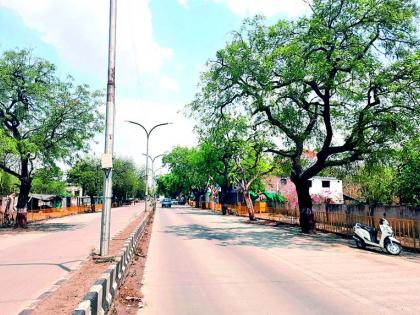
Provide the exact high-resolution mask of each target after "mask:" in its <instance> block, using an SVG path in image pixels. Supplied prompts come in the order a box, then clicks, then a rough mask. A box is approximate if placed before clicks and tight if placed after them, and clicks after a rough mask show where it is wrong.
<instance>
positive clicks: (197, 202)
mask: <svg viewBox="0 0 420 315" xmlns="http://www.w3.org/2000/svg"><path fill="white" fill-rule="evenodd" d="M193 194H194V203H195V205H194V208H200V192H199V191H198V190H196V189H194V190H193Z"/></svg>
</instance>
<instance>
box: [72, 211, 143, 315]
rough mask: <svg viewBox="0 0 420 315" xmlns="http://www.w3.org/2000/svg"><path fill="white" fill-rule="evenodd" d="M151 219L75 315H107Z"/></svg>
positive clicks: (135, 235)
mask: <svg viewBox="0 0 420 315" xmlns="http://www.w3.org/2000/svg"><path fill="white" fill-rule="evenodd" d="M150 217H151V212H148V213H146V215H145V216H144V218H143V220H142V221H141V222H140V224H139V226H138V227H137V228H136V230H135V231H134V232H133V233H131V234H130V236H129V237H128V239H127V240H126V241H125V243H124V247H123V249H122V250H121V252H120V253H119V254H118V255H117V256H116V257H115V258H114V259H113V263H112V264H111V265H110V267H109V269H107V270H106V271H105V272H104V273H103V274H102V275H101V276H100V277H99V279H97V281H96V282H95V284H94V285H93V286H92V287H91V288H90V290H89V292H88V293H87V294H86V295H85V297H84V299H83V300H82V301H81V302H80V303H79V305H78V306H77V307H76V309H74V311H73V313H72V314H73V315H96V314H107V312H108V310H109V308H110V305H111V303H112V301H113V299H114V298H115V296H116V295H117V291H118V287H119V285H120V283H121V281H122V279H123V278H124V276H125V273H126V271H127V269H128V266H129V265H130V263H131V261H132V259H133V255H134V253H135V248H136V246H137V243H138V242H139V240H140V238H141V236H142V235H143V232H144V230H145V227H146V225H147V223H148V222H149V220H150Z"/></svg>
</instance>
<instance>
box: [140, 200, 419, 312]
mask: <svg viewBox="0 0 420 315" xmlns="http://www.w3.org/2000/svg"><path fill="white" fill-rule="evenodd" d="M246 221H247V220H246V219H245V218H238V217H232V216H230V217H223V216H221V215H215V214H212V213H210V212H208V211H206V210H198V209H197V210H196V209H191V208H180V207H179V208H171V209H158V211H157V214H156V218H155V222H154V227H153V233H152V238H151V243H150V247H149V253H148V259H147V262H146V269H145V276H144V287H143V293H144V295H145V307H144V308H143V309H142V310H140V311H139V314H141V315H150V314H165V315H171V314H177V315H180V314H182V315H190V314H197V315H205V314H218V315H220V314H241V315H244V314H252V315H255V314H258V315H263V314H273V315H274V314H276V315H277V314H375V315H376V314H420V255H416V254H407V253H405V254H403V255H402V256H400V257H393V256H389V255H386V254H382V253H380V252H376V251H366V250H365V251H363V250H359V249H356V248H355V247H354V246H353V244H352V242H351V241H349V240H345V239H340V238H337V237H335V236H334V235H327V234H321V233H320V234H317V235H315V236H303V235H300V234H299V229H298V228H297V227H288V226H281V227H271V226H262V225H255V224H247V223H246Z"/></svg>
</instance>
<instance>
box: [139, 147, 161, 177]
mask: <svg viewBox="0 0 420 315" xmlns="http://www.w3.org/2000/svg"><path fill="white" fill-rule="evenodd" d="M142 154H143V155H144V156H145V157H147V158H149V159H150V161H152V183H154V181H155V161H156V159H157V158H158V157H161V156H164V155H165V154H158V155H156V156H155V157H154V158H152V157H151V156H150V155H148V154H146V153H142Z"/></svg>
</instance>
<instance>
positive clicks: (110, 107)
mask: <svg viewBox="0 0 420 315" xmlns="http://www.w3.org/2000/svg"><path fill="white" fill-rule="evenodd" d="M109 11H110V13H109V44H108V45H109V46H108V84H107V95H106V126H105V151H104V154H103V155H102V159H101V164H102V169H103V170H104V200H103V208H102V218H101V244H100V255H101V256H102V257H103V256H107V255H108V252H109V240H110V227H111V198H112V166H113V165H112V158H113V150H114V120H115V115H114V112H115V48H116V47H115V46H116V27H117V0H110V10H109Z"/></svg>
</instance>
